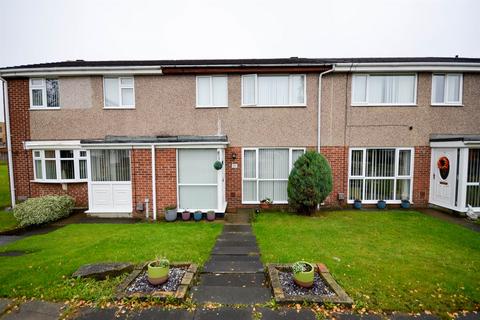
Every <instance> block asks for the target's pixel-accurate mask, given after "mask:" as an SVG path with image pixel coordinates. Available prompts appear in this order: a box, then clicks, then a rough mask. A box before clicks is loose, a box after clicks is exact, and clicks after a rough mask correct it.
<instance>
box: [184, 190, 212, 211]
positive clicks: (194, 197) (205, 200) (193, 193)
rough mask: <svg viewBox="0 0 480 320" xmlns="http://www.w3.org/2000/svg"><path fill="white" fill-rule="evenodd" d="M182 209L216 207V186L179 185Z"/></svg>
mask: <svg viewBox="0 0 480 320" xmlns="http://www.w3.org/2000/svg"><path fill="white" fill-rule="evenodd" d="M178 190H179V196H180V198H179V204H180V208H182V209H203V210H205V209H217V186H179V187H178Z"/></svg>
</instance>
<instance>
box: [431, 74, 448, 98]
mask: <svg viewBox="0 0 480 320" xmlns="http://www.w3.org/2000/svg"><path fill="white" fill-rule="evenodd" d="M432 90H433V102H434V103H444V102H445V101H444V95H445V92H444V90H445V76H444V75H440V74H435V75H433V87H432Z"/></svg>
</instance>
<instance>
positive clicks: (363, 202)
mask: <svg viewBox="0 0 480 320" xmlns="http://www.w3.org/2000/svg"><path fill="white" fill-rule="evenodd" d="M378 201H380V200H362V204H377V203H378ZM354 202H355V201H354V200H348V201H347V203H348V204H353V203H354ZM385 202H386V203H387V204H402V200H385ZM410 204H413V201H410Z"/></svg>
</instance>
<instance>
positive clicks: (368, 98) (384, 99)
mask: <svg viewBox="0 0 480 320" xmlns="http://www.w3.org/2000/svg"><path fill="white" fill-rule="evenodd" d="M416 100H417V76H416V75H414V74H402V75H384V74H355V75H353V80H352V105H354V106H361V105H367V106H368V105H374V106H382V105H385V106H395V105H402V106H405V105H415V104H416Z"/></svg>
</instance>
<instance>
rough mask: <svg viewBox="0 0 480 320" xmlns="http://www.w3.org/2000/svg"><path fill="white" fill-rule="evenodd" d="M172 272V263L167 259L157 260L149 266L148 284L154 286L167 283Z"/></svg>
mask: <svg viewBox="0 0 480 320" xmlns="http://www.w3.org/2000/svg"><path fill="white" fill-rule="evenodd" d="M169 271H170V262H169V261H168V260H167V259H166V258H162V259H158V258H157V259H155V260H154V261H152V262H150V263H149V264H148V269H147V277H148V282H150V283H151V284H153V285H159V284H162V283H165V282H166V281H167V280H168V272H169Z"/></svg>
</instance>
